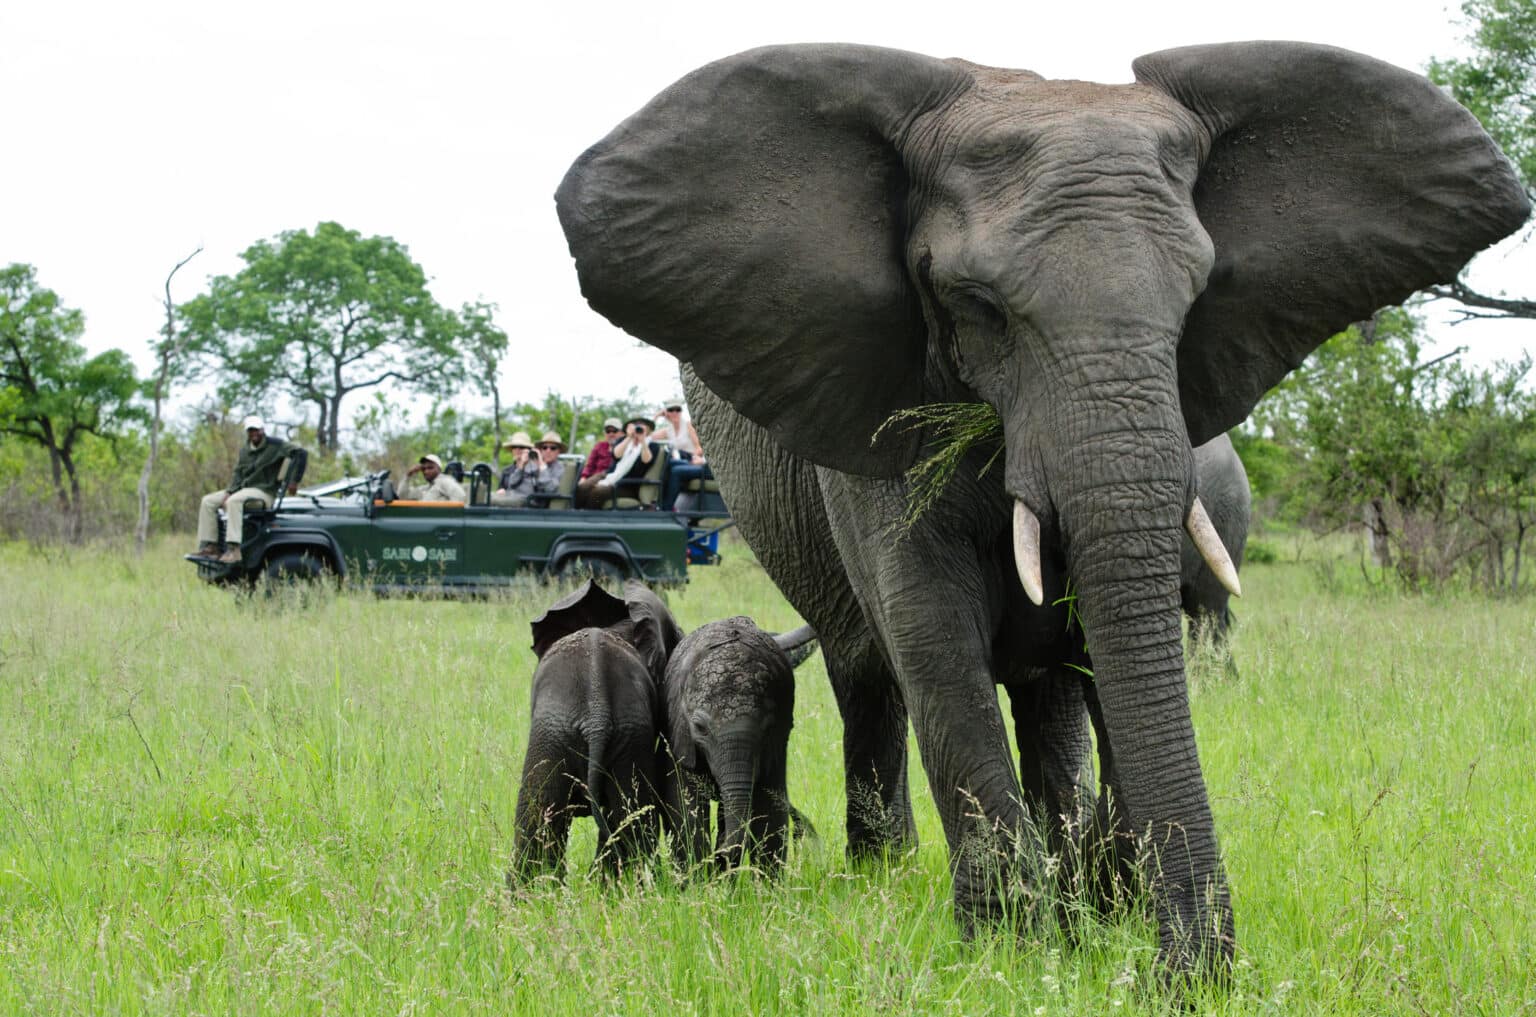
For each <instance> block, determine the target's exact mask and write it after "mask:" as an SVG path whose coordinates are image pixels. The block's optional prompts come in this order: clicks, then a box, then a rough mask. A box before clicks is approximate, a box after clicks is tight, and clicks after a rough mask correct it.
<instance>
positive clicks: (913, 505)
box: [870, 403, 1003, 533]
mask: <svg viewBox="0 0 1536 1017" xmlns="http://www.w3.org/2000/svg"><path fill="white" fill-rule="evenodd" d="M886 428H894V429H895V430H898V431H914V430H919V429H921V430H925V431H927V435H928V443H927V446H926V448H927V449H929V453H928V456H927V458H925V459H921V460H919V461H918V462H917V463H916V464H915V465H914V466H912V467H911V468H910V469H909V470H907V472H906V474H905V477H906V481H907V488H908V495H907V508H906V512H905V513H904V514H903V515H902V520H901V526H902V532H903V533H910V532H911V530H912V527H913V526H915V525H916V524H917V521H918V520H919V519H921V518H922V517H923V515H924V513H926V512H927V511H928V510H929V509H931V508H933V506H934V505H936V504H938V501H939V497H940V496H941V495H942V494H943V493H944V489H945V488H946V487H947V486H949V482H950V480H951V479H953V478H954V475H955V470H957V469H958V468H959V466H960V463H961V461H962V460H964V459H965V457H966V456H967V455H968V454H969V453H970V451H971V450H972V449H974V448H985V447H986V446H989V445H994V446H996V447H995V448H994V449H993V450H992V454H991V455H990V456H988V458H987V461H986V463H985V464H984V465H983V466H982V468H981V471H980V472H981V473H983V474H984V473H986V472H987V470H989V469H990V468H991V467H992V464H993V463H994V462H995V461H996V460H997V457H998V456H999V455H1001V454H1002V451H1003V422H1002V419H1001V418H1000V417H998V415H997V411H996V410H994V409H993V408H992V407H991V406H989V405H987V404H986V403H927V404H925V405H922V406H914V407H912V408H911V409H907V410H897V411H896V412H895V413H893V414H891V415H890V416H889V417H887V418H886V420H885V422H884V423H883V424H881V425H880V426H879V428H877V429H876V431H875V433H874V436H873V437H872V438H871V439H870V441H871V442H872V443H873V442H874V441H875V440H876V439H878V438H879V437H880V435H881V434H882V433H884V431H885V430H886Z"/></svg>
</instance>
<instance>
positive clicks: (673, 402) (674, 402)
mask: <svg viewBox="0 0 1536 1017" xmlns="http://www.w3.org/2000/svg"><path fill="white" fill-rule="evenodd" d="M686 405H687V403H685V402H683V397H682V396H677V397H675V398H672V399H668V400H667V401H666V402H664V403H662V404H661V412H663V413H665V412H667V411H668V410H670V409H671V408H672V407H674V406H676V407H677V408H678V409H679V410H681V409H682V408H683V407H684V406H686Z"/></svg>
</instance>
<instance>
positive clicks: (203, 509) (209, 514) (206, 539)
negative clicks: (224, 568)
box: [197, 487, 272, 544]
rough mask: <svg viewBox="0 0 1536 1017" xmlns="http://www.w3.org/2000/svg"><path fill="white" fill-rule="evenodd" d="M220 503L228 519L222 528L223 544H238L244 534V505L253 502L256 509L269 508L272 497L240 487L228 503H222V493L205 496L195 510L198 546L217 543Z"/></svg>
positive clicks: (265, 493)
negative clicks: (222, 504)
mask: <svg viewBox="0 0 1536 1017" xmlns="http://www.w3.org/2000/svg"><path fill="white" fill-rule="evenodd" d="M220 502H223V503H224V512H225V515H226V516H227V517H228V518H227V522H226V525H225V527H224V534H225V543H227V544H238V543H240V537H241V535H242V534H243V533H244V532H245V509H246V504H247V503H248V502H255V503H256V506H255V507H257V508H271V507H272V496H271V495H270V494H268V493H267V492H265V491H263V490H261V489H260V488H257V487H242V488H241V489H240V490H238V491H236V492H235V493H234V494H232V495H230V496H229V501H224V492H223V491H215V492H213V493H212V494H209V495H205V496H204V497H203V503H202V505H201V506H199V508H198V510H197V542H198V543H199V544H215V543H218V540H219V503H220Z"/></svg>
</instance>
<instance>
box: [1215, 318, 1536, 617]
mask: <svg viewBox="0 0 1536 1017" xmlns="http://www.w3.org/2000/svg"><path fill="white" fill-rule="evenodd" d="M1417 327H1418V326H1417V323H1416V322H1415V321H1414V319H1413V318H1412V317H1411V316H1410V315H1409V314H1407V313H1406V312H1404V311H1401V310H1393V311H1389V312H1384V313H1383V314H1381V315H1379V316H1378V319H1377V321H1376V322H1375V325H1374V328H1373V329H1372V331H1371V334H1370V335H1369V337H1367V336H1365V335H1362V333H1361V331H1360V330H1359V329H1358V328H1353V327H1352V328H1350V329H1348V330H1346V331H1345V332H1342V333H1340V334H1339V335H1337V336H1334V337H1333V338H1331V339H1330V340H1329V341H1328V342H1326V343H1324V344H1323V346H1322V347H1320V348H1319V349H1318V350H1317V352H1316V353H1314V354H1313V356H1312V357H1311V359H1309V360H1308V362H1307V364H1306V365H1305V366H1304V367H1303V369H1302V370H1300V371H1298V372H1296V373H1295V374H1293V375H1292V376H1291V377H1290V378H1288V379H1287V380H1286V381H1285V382H1284V383H1282V384H1281V385H1280V386H1279V387H1278V388H1277V389H1276V390H1275V391H1274V392H1273V393H1271V394H1270V395H1269V396H1268V397H1266V398H1265V400H1264V401H1263V402H1262V403H1260V404H1259V406H1258V407H1257V408H1256V409H1255V411H1254V414H1253V418H1252V421H1251V422H1250V424H1249V425H1248V426H1247V427H1245V428H1244V429H1243V430H1242V433H1241V440H1239V441H1238V442H1237V446H1238V449H1239V454H1240V455H1244V456H1245V459H1244V462H1245V464H1247V463H1248V459H1247V458H1246V456H1247V455H1248V454H1249V453H1250V452H1251V451H1252V450H1254V449H1279V450H1284V451H1283V452H1275V451H1270V452H1266V455H1268V456H1269V459H1268V461H1269V462H1270V463H1285V464H1286V468H1285V470H1284V471H1283V472H1277V476H1278V477H1279V478H1280V479H1279V481H1278V483H1277V484H1276V487H1275V488H1274V489H1273V490H1275V491H1276V492H1278V494H1277V497H1278V498H1280V499H1283V500H1284V502H1285V506H1286V507H1285V509H1283V510H1282V513H1284V514H1288V515H1289V517H1290V518H1293V519H1298V520H1303V521H1307V522H1310V523H1311V524H1313V525H1318V526H1323V527H1334V528H1336V527H1343V526H1346V525H1351V524H1354V523H1356V522H1357V521H1359V520H1360V519H1361V514H1362V511H1363V510H1367V509H1369V511H1370V525H1371V527H1372V528H1373V529H1375V530H1376V532H1377V535H1378V538H1379V543H1378V546H1377V556H1378V561H1379V563H1380V564H1383V565H1387V564H1390V565H1391V567H1392V569H1393V572H1394V574H1395V575H1396V576H1397V577H1398V579H1399V580H1400V581H1402V582H1403V583H1405V584H1406V585H1408V586H1411V587H1420V586H1426V585H1438V584H1443V583H1446V582H1450V581H1452V580H1453V579H1455V578H1456V577H1460V578H1461V579H1463V580H1465V581H1469V582H1473V583H1476V584H1478V585H1482V586H1484V587H1487V588H1490V589H1507V590H1517V589H1520V588H1521V586H1522V568H1521V566H1522V559H1523V553H1524V541H1525V539H1526V536H1527V534H1528V531H1529V530H1530V529H1531V527H1532V525H1533V522H1536V395H1533V394H1532V392H1531V391H1530V387H1529V385H1528V384H1526V380H1527V377H1528V375H1529V372H1530V366H1531V365H1530V362H1529V360H1525V361H1522V362H1520V363H1516V364H1508V365H1501V366H1499V367H1497V368H1495V369H1492V370H1487V369H1472V368H1468V367H1465V366H1463V365H1462V364H1460V363H1459V362H1457V361H1456V360H1455V359H1454V355H1450V356H1447V357H1441V358H1437V359H1435V360H1430V361H1423V360H1422V359H1421V356H1420V347H1419V343H1418V338H1417ZM1257 461H1258V462H1261V463H1262V462H1265V461H1266V460H1265V458H1264V457H1262V456H1261V457H1258V460H1257ZM1253 472H1254V471H1253V468H1252V467H1250V475H1252V474H1253ZM1264 479H1265V482H1266V483H1270V482H1273V481H1272V480H1271V478H1268V477H1266V478H1264ZM1256 488H1257V485H1256Z"/></svg>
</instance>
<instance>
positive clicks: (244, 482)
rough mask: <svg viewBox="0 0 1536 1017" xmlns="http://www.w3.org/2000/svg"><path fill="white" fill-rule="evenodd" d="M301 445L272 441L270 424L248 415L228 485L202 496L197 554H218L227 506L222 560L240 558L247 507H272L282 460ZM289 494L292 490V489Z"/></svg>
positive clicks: (236, 560)
mask: <svg viewBox="0 0 1536 1017" xmlns="http://www.w3.org/2000/svg"><path fill="white" fill-rule="evenodd" d="M298 447H299V446H297V445H295V444H294V443H293V442H291V441H269V440H268V439H267V425H266V424H265V423H264V422H263V421H262V419H261V418H260V417H246V418H245V444H243V445H241V446H240V457H239V458H238V459H237V460H236V461H235V475H234V477H233V478H232V479H231V480H230V482H229V487H227V488H226V489H224V490H222V491H214V492H213V493H212V494H209V495H206V496H205V497H204V498H203V503H202V506H201V507H200V509H199V510H198V513H197V550H196V551H195V552H194V553H195V554H199V555H202V556H204V557H212V556H213V555H218V554H219V509H221V508H222V509H224V511H225V514H226V522H225V526H224V547H225V549H224V553H223V554H222V555H219V561H221V562H225V563H227V564H234V563H236V562H238V561H240V538H241V536H242V535H243V534H244V527H245V512H246V509H247V506H249V505H251V504H253V503H254V504H255V505H256V506H257V507H259V508H271V507H272V503H273V502H274V501H276V500H277V478H278V474H279V473H280V472H281V471H282V468H283V460H284V459H286V458H287V457H288V454H289V453H290V452H293V451H295V450H297V449H298ZM288 493H289V494H292V493H293V489H292V488H289V491H288Z"/></svg>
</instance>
